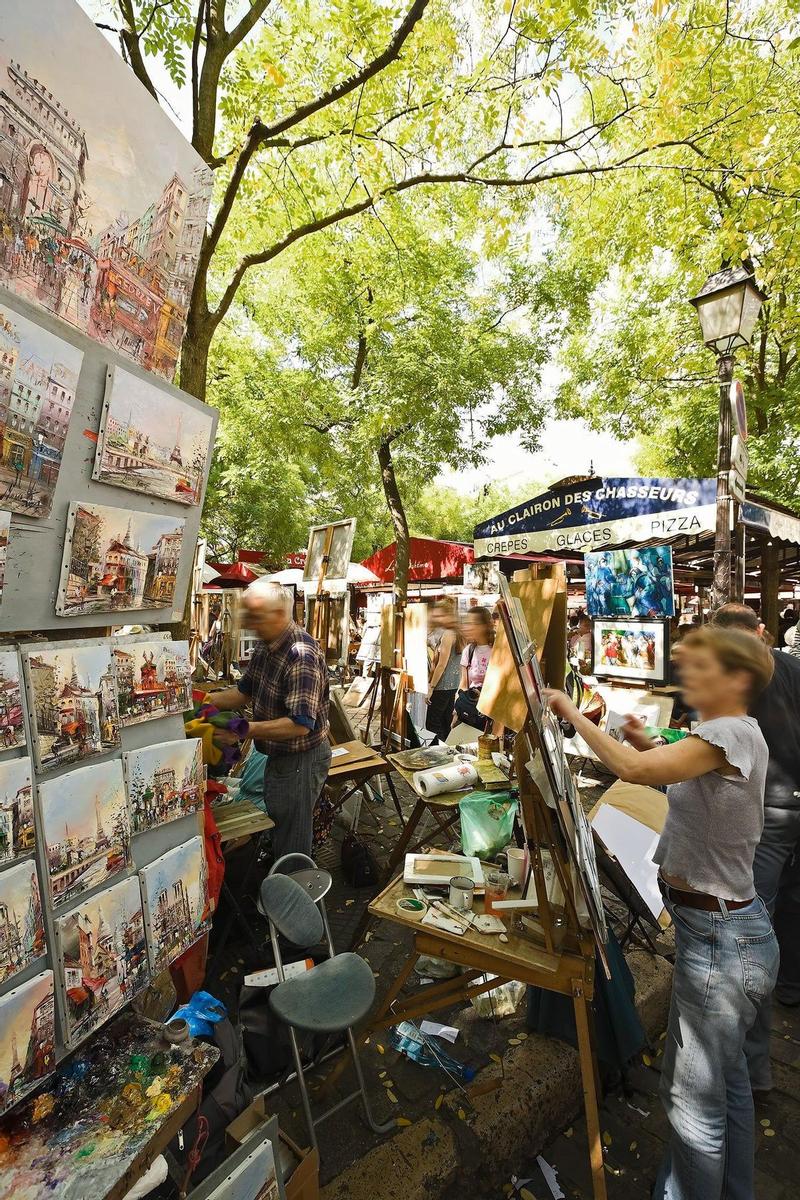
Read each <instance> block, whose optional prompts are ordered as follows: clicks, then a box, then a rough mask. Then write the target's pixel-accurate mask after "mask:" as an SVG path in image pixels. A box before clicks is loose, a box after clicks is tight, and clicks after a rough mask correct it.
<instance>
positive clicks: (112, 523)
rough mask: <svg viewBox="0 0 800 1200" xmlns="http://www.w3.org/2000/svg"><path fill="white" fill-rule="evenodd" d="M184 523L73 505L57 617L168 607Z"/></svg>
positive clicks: (89, 506) (173, 519)
mask: <svg viewBox="0 0 800 1200" xmlns="http://www.w3.org/2000/svg"><path fill="white" fill-rule="evenodd" d="M185 525H186V522H185V521H183V520H178V519H176V518H175V517H162V516H159V515H158V514H157V513H145V512H131V510H130V509H127V508H108V507H107V506H106V505H103V504H78V503H75V502H73V503H71V504H70V506H69V516H68V517H67V533H66V537H65V539H64V558H63V561H62V564H61V582H60V586H59V590H58V598H57V600H56V613H57V614H58V616H60V617H70V616H80V615H82V614H84V613H111V612H130V611H132V610H135V609H142V608H169V607H170V606H171V604H172V602H173V599H174V598H175V577H176V575H177V572H178V564H179V563H180V557H181V547H182V544H183V530H184V526H185Z"/></svg>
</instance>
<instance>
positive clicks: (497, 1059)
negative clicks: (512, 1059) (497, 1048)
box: [489, 1054, 503, 1063]
mask: <svg viewBox="0 0 800 1200" xmlns="http://www.w3.org/2000/svg"><path fill="white" fill-rule="evenodd" d="M489 1058H490V1059H491V1060H492V1062H496V1063H501V1062H502V1061H503V1060H502V1058H501V1057H500V1055H499V1054H490V1055H489Z"/></svg>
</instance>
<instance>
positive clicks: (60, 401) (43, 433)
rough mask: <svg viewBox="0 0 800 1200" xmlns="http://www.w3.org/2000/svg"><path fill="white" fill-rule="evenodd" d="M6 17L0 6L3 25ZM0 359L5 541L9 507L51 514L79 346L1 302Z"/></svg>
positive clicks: (1, 96)
mask: <svg viewBox="0 0 800 1200" xmlns="http://www.w3.org/2000/svg"><path fill="white" fill-rule="evenodd" d="M5 18H6V13H5V10H4V12H3V25H4V28H5ZM1 63H2V46H0V64H1ZM2 77H3V71H2V65H0V80H2ZM5 103H6V93H5V92H3V91H2V90H0V123H2V116H3V112H2V110H3V106H4V104H5ZM21 132H22V131H21V130H20V133H21ZM7 148H8V145H7V142H6V141H0V172H2V165H3V152H4V151H5V150H7ZM1 177H2V176H1V175H0V178H1ZM9 257H10V258H11V260H12V262H13V258H14V255H13V254H12V255H10V256H6V258H5V263H6V265H7V264H8V261H9ZM2 279H3V265H2V263H0V281H2ZM0 361H2V364H3V370H2V371H0V438H1V439H2V441H1V442H0V444H2V447H3V453H2V456H0V509H5V510H6V512H5V513H4V514H3V521H4V524H5V527H6V528H5V536H6V542H7V541H8V516H9V514H10V513H22V514H24V515H25V516H28V517H48V516H49V515H50V509H51V507H52V504H53V493H54V492H55V488H56V482H57V480H58V473H59V470H60V469H61V460H62V457H63V454H64V443H65V442H66V440H67V430H68V429H69V423H70V419H71V417H72V409H73V405H74V403H75V391H76V389H77V386H78V376H79V375H80V371H81V363H82V361H83V351H81V350H76V349H75V347H74V346H71V345H70V344H69V342H65V341H63V340H62V339H61V338H60V337H56V335H55V334H53V333H48V332H47V330H46V329H42V328H40V326H38V325H36V324H34V322H33V321H29V320H27V318H26V317H21V316H19V315H18V314H17V313H15V312H14V311H13V310H12V309H10V308H9V307H8V306H7V305H5V304H0ZM3 562H4V563H5V551H3Z"/></svg>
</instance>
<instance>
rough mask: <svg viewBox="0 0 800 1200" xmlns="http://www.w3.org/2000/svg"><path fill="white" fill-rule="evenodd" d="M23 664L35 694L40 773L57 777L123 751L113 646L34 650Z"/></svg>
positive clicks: (33, 716)
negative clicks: (70, 768)
mask: <svg viewBox="0 0 800 1200" xmlns="http://www.w3.org/2000/svg"><path fill="white" fill-rule="evenodd" d="M23 662H24V664H25V668H26V670H27V674H28V682H29V685H30V689H31V692H32V705H31V721H32V725H33V729H34V733H35V738H34V757H35V760H36V767H37V770H39V771H42V772H44V771H52V770H55V769H56V768H57V767H61V766H65V765H67V764H73V763H77V762H82V761H83V760H84V759H86V758H91V757H93V756H94V755H97V754H105V752H106V751H107V750H113V749H114V748H115V747H117V746H119V744H120V742H119V713H118V711H117V685H116V681H115V679H114V667H113V661H112V658H111V646H110V643H108V642H105V643H99V644H98V643H94V644H93V645H87V644H85V643H80V642H76V643H74V644H73V645H71V646H69V647H68V648H65V649H47V648H46V647H45V648H43V649H41V650H35V651H34V650H31V651H29V652H28V653H26V654H25V655H24V656H23Z"/></svg>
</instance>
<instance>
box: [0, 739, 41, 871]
mask: <svg viewBox="0 0 800 1200" xmlns="http://www.w3.org/2000/svg"><path fill="white" fill-rule="evenodd" d="M35 844H36V834H35V830H34V819H33V794H32V786H31V760H30V759H29V758H9V759H6V760H5V762H0V867H4V866H7V864H8V863H11V862H14V861H15V860H16V859H18V858H24V857H25V855H26V854H32V853H33V850H34V846H35Z"/></svg>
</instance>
